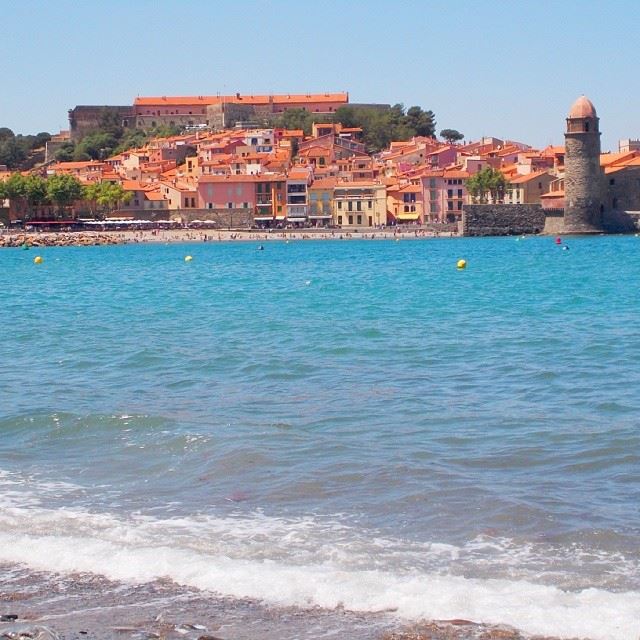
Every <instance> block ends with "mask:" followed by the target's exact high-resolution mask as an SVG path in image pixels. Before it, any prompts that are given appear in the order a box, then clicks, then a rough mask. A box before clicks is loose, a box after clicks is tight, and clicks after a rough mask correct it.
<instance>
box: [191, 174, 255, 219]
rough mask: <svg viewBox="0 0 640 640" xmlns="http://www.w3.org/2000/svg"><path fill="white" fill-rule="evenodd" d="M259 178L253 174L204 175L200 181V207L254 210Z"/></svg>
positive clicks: (198, 198)
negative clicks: (256, 184)
mask: <svg viewBox="0 0 640 640" xmlns="http://www.w3.org/2000/svg"><path fill="white" fill-rule="evenodd" d="M257 179H259V177H258V176H251V175H225V176H215V175H203V176H202V177H201V178H200V180H199V181H198V195H197V202H198V208H200V209H251V210H252V211H254V210H255V207H256V186H255V183H256V180H257Z"/></svg>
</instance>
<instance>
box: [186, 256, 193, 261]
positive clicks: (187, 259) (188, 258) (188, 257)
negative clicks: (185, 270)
mask: <svg viewBox="0 0 640 640" xmlns="http://www.w3.org/2000/svg"><path fill="white" fill-rule="evenodd" d="M192 260H193V256H185V257H184V261H185V262H191V261H192Z"/></svg>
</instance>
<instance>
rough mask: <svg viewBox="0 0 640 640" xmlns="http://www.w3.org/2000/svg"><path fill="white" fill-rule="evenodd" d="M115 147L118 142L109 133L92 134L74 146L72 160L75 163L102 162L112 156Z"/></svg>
mask: <svg viewBox="0 0 640 640" xmlns="http://www.w3.org/2000/svg"><path fill="white" fill-rule="evenodd" d="M117 145H118V140H117V139H116V138H115V137H114V135H113V134H111V133H107V132H98V133H92V134H90V135H88V136H85V137H84V138H83V139H82V140H81V141H80V142H79V143H78V144H77V145H76V147H75V150H74V152H73V159H74V160H76V161H77V162H79V161H82V160H102V159H103V158H108V157H109V156H110V155H112V153H113V150H114V149H115V148H116V146H117Z"/></svg>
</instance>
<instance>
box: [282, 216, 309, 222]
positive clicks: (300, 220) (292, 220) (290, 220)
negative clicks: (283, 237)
mask: <svg viewBox="0 0 640 640" xmlns="http://www.w3.org/2000/svg"><path fill="white" fill-rule="evenodd" d="M287 220H288V221H289V222H304V221H305V220H307V218H306V216H305V217H304V218H300V217H289V218H287Z"/></svg>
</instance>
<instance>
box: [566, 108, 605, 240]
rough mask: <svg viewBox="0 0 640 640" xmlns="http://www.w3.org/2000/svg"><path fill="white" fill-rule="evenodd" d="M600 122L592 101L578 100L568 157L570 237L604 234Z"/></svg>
mask: <svg viewBox="0 0 640 640" xmlns="http://www.w3.org/2000/svg"><path fill="white" fill-rule="evenodd" d="M599 120H600V119H599V118H598V116H597V115H596V110H595V107H594V106H593V104H592V103H591V100H589V99H588V98H586V97H585V96H581V97H580V98H578V99H577V100H576V101H575V102H574V103H573V106H572V107H571V110H570V111H569V117H568V118H567V130H566V132H565V134H564V138H565V156H564V195H565V207H564V228H565V232H566V233H594V232H599V231H602V217H603V212H604V205H603V203H604V173H603V172H602V169H601V167H600V129H599V127H598V122H599Z"/></svg>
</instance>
